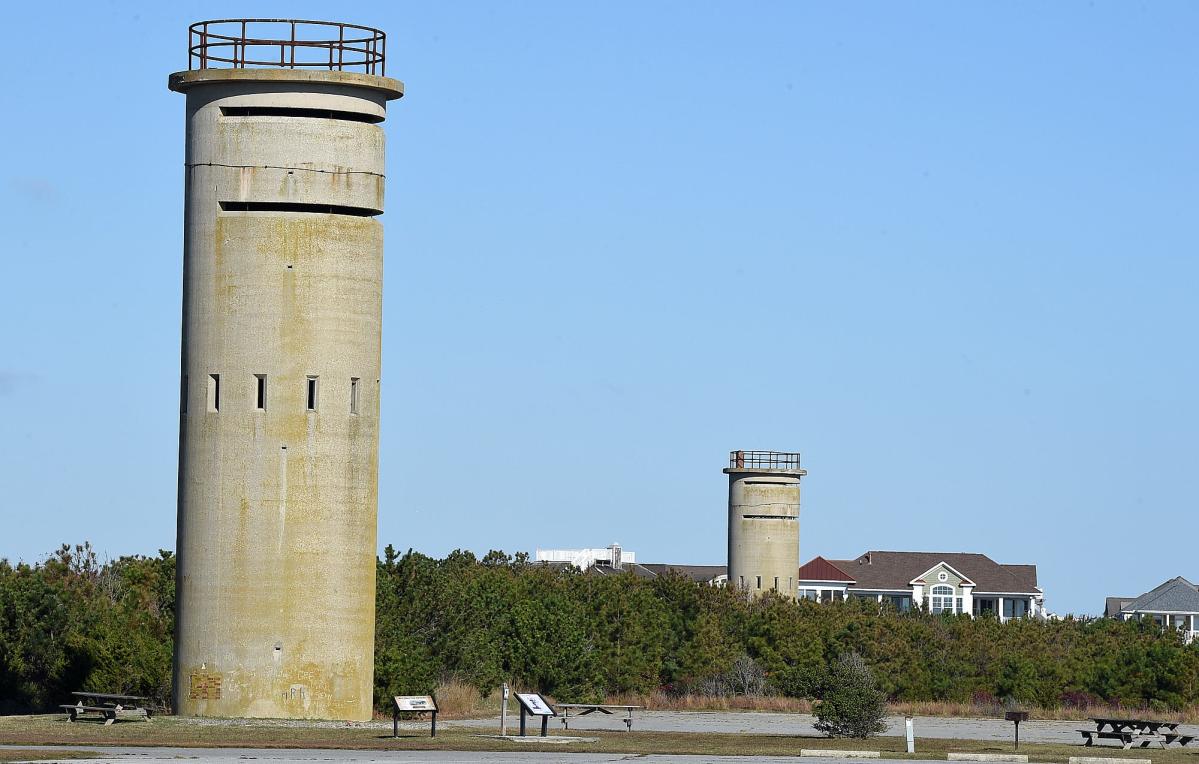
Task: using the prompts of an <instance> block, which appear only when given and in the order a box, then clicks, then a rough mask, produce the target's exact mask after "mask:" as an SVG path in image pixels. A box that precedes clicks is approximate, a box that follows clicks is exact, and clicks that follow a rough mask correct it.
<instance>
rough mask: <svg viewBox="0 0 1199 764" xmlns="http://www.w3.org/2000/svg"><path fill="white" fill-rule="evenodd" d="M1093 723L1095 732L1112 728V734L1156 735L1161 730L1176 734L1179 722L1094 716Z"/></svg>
mask: <svg viewBox="0 0 1199 764" xmlns="http://www.w3.org/2000/svg"><path fill="white" fill-rule="evenodd" d="M1091 721H1093V722H1095V730H1096V731H1097V732H1103V728H1104V727H1111V728H1112V732H1124V731H1125V730H1130V731H1132V732H1135V733H1138V734H1141V735H1156V734H1157V731H1158V730H1159V729H1162V728H1165V729H1166V730H1169V731H1170V732H1175V731H1176V730H1177V729H1178V722H1167V721H1161V720H1159V719H1127V718H1112V717H1107V716H1093V717H1091Z"/></svg>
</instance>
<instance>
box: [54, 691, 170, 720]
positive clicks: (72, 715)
mask: <svg viewBox="0 0 1199 764" xmlns="http://www.w3.org/2000/svg"><path fill="white" fill-rule="evenodd" d="M71 695H73V696H74V697H76V698H77V699H78V700H76V701H75V704H74V705H69V704H65V703H64V704H62V705H60V706H59V708H61V709H62V710H63V711H65V712H66V714H67V721H71V722H73V721H78V720H79V718H80V717H81V716H84V715H86V714H96V715H97V716H99V717H100V718H102V719H104V724H105V726H107V725H109V724H112V723H113V722H115V721H116V720H117V719H118V718H119V717H126V716H132V717H135V718H140V719H145V720H149V719H150V709H148V708H146V707H145V706H143V705H142V703H143V702H144V701H146V700H149V698H146V697H143V696H141V695H116V694H113V693H108V692H72V693H71Z"/></svg>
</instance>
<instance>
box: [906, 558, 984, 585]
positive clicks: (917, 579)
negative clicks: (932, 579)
mask: <svg viewBox="0 0 1199 764" xmlns="http://www.w3.org/2000/svg"><path fill="white" fill-rule="evenodd" d="M937 568H945V569H947V570H948V571H949V572H950V573H953V574H954V575H955V576H957V577H958V578H960V579H961V580H962V583H963V584H964V585H966V586H975V585H976V584H975V583H974V582H973V581H971V580H970V576H967V575H966V574H965V573H963V572H962V571H960V570H958V569H957V568H955V567H953V566H952V565H950V564H949V563H947V562H945V561H944V560H942V561H941V562H938V563H937V564H936V565H934V566H932V567H931V568H929V569H928V570H926V571H924V572H923V573H921V574H920V575H918V576H912V580H911V581H908V584H909V585H912V584H923V583H924V579H925V578H926V577H927V576H928V574H929V573H932V572H933V571H934V570H936V569H937Z"/></svg>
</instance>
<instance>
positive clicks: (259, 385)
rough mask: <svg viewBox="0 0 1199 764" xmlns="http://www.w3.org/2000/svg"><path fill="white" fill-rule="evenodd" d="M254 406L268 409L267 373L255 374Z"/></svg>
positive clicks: (264, 409) (262, 409)
mask: <svg viewBox="0 0 1199 764" xmlns="http://www.w3.org/2000/svg"><path fill="white" fill-rule="evenodd" d="M254 408H255V409H257V410H258V411H266V375H265V374H255V375H254Z"/></svg>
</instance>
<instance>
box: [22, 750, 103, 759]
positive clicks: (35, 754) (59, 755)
mask: <svg viewBox="0 0 1199 764" xmlns="http://www.w3.org/2000/svg"><path fill="white" fill-rule="evenodd" d="M97 756H99V754H97V753H96V752H95V751H64V750H62V749H55V750H53V751H46V750H38V749H37V748H0V761H44V760H46V759H94V758H96V757H97Z"/></svg>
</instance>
